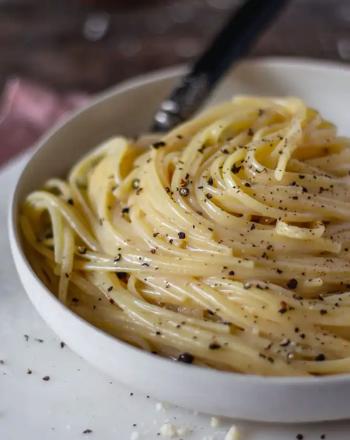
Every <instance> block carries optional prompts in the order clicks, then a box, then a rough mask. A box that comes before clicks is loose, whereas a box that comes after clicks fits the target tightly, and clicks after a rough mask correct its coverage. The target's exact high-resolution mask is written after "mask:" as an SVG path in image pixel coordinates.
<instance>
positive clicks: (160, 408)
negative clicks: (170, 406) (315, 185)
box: [156, 402, 164, 411]
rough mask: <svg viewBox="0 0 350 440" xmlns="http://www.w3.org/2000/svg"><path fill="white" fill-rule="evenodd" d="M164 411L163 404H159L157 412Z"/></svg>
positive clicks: (157, 404)
mask: <svg viewBox="0 0 350 440" xmlns="http://www.w3.org/2000/svg"><path fill="white" fill-rule="evenodd" d="M163 410H164V405H163V404H162V402H157V403H156V411H163Z"/></svg>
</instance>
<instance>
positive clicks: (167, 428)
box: [160, 423, 177, 438]
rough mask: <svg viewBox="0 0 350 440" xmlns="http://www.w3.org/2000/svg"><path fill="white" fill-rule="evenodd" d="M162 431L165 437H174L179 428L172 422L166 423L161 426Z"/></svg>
mask: <svg viewBox="0 0 350 440" xmlns="http://www.w3.org/2000/svg"><path fill="white" fill-rule="evenodd" d="M160 433H161V435H162V436H163V437H170V438H172V437H175V436H176V435H177V430H176V428H175V426H174V425H172V424H171V423H164V425H162V426H161V427H160Z"/></svg>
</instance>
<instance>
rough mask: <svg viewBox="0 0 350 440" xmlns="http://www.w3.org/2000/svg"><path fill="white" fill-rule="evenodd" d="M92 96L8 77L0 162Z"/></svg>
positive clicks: (1, 105) (0, 115)
mask: <svg viewBox="0 0 350 440" xmlns="http://www.w3.org/2000/svg"><path fill="white" fill-rule="evenodd" d="M88 100H89V97H88V95H87V94H84V93H79V92H73V93H64V94H58V93H56V92H54V91H53V90H50V89H49V88H47V87H43V86H41V85H39V84H36V83H34V82H31V81H28V80H25V79H21V78H13V79H10V80H8V81H7V83H6V85H5V87H4V90H3V94H2V97H1V100H0V164H2V163H4V162H5V161H6V160H8V159H9V158H10V157H12V156H14V155H15V154H16V153H19V152H20V151H22V150H24V149H25V148H28V147H30V146H31V145H33V143H34V142H35V141H36V140H37V139H38V138H39V137H40V136H41V135H42V134H43V133H44V132H45V131H46V130H47V129H48V128H50V127H51V126H52V125H53V124H54V123H55V122H57V121H58V120H59V119H60V118H62V116H63V115H64V114H65V113H67V112H70V111H72V110H75V109H77V108H79V107H81V106H83V105H84V104H86V103H87V102H88Z"/></svg>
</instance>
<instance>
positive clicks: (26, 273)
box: [9, 59, 350, 422]
mask: <svg viewBox="0 0 350 440" xmlns="http://www.w3.org/2000/svg"><path fill="white" fill-rule="evenodd" d="M181 73H183V69H179V68H176V69H170V70H164V71H161V72H159V73H154V74H150V75H146V76H144V77H142V78H138V79H135V80H131V81H129V82H126V83H124V84H122V85H120V86H118V87H116V88H114V89H112V90H110V91H108V92H106V93H104V94H103V95H101V96H100V97H99V98H98V99H96V100H95V101H93V102H92V103H91V104H90V105H89V106H88V107H86V108H85V109H83V110H82V111H80V112H78V113H76V114H75V115H74V116H73V117H72V118H70V119H68V120H67V121H65V122H64V123H63V124H61V125H60V126H58V127H56V128H55V129H54V130H52V131H51V132H50V133H49V134H48V135H47V136H46V137H45V138H44V139H43V140H42V141H41V142H40V143H39V146H38V148H37V150H36V151H35V153H34V154H33V155H32V157H31V158H30V159H29V161H28V163H27V165H26V167H25V168H24V170H23V172H22V174H21V176H20V177H19V180H18V182H17V185H16V188H15V191H14V194H13V198H12V205H11V209H10V213H9V234H10V242H11V248H12V253H13V257H14V260H15V263H16V267H17V270H18V274H19V276H20V278H21V280H22V283H23V286H24V288H25V290H26V291H27V293H28V295H29V297H30V299H31V300H32V302H33V304H34V306H35V307H36V308H37V310H38V312H39V313H40V314H41V316H42V317H43V318H44V319H45V321H46V322H47V324H48V325H49V326H50V327H52V328H53V330H54V331H55V332H56V333H57V334H58V335H59V337H60V338H61V339H62V340H64V341H66V342H67V343H68V345H69V346H70V347H71V348H72V350H74V351H76V352H77V353H78V354H80V355H81V356H82V357H83V358H85V359H86V360H87V361H89V362H90V363H92V364H93V365H95V366H96V367H97V368H99V369H101V370H103V371H104V372H106V373H107V374H108V375H110V376H113V377H114V378H115V379H116V380H118V381H120V382H122V383H124V384H126V385H128V386H130V387H131V388H135V389H138V390H140V391H143V392H145V393H147V394H151V395H152V396H154V397H156V398H158V399H161V400H165V401H169V402H173V403H176V404H178V405H180V406H184V407H187V408H191V409H194V410H197V411H202V412H206V413H210V414H216V415H221V416H230V417H237V418H243V419H250V420H260V421H270V422H301V421H321V420H336V419H343V418H347V417H349V416H350V375H342V376H334V377H323V378H264V377H258V376H249V375H240V374H233V373H225V372H219V371H215V370H212V369H207V368H200V367H196V366H194V365H184V364H180V363H176V362H174V361H170V360H167V359H162V358H159V357H157V356H154V355H151V354H148V353H146V352H144V351H142V350H139V349H137V348H134V347H132V346H130V345H127V344H126V343H124V342H121V341H119V340H117V339H115V338H113V337H111V336H109V335H108V334H106V333H104V332H103V331H101V330H99V329H97V328H95V327H94V326H92V325H90V324H89V323H88V322H86V321H84V320H82V319H81V318H80V317H78V316H77V315H75V314H74V313H73V312H71V311H70V310H69V309H68V308H66V307H65V306H63V305H62V304H61V303H60V302H59V301H58V300H57V299H56V298H55V296H54V295H53V294H51V293H50V292H49V291H48V290H47V288H46V287H45V286H44V285H43V284H42V283H41V281H40V280H39V279H38V278H37V276H36V275H35V273H34V272H33V270H32V269H31V267H30V264H29V263H28V261H27V259H26V257H25V255H24V253H23V250H22V244H21V238H20V234H19V231H18V224H17V213H18V208H19V204H20V203H21V201H22V200H23V198H24V197H25V196H26V195H27V194H28V193H29V192H30V191H32V190H34V189H36V188H38V187H40V185H41V184H42V183H43V182H44V181H45V180H46V179H47V178H49V177H51V176H57V175H64V173H66V172H67V170H68V169H69V168H70V167H71V166H72V165H73V164H74V162H75V161H76V160H77V159H78V158H79V157H80V156H81V155H82V154H83V153H85V152H86V151H88V150H90V149H91V148H93V147H95V146H96V145H97V144H98V143H99V142H101V141H102V140H104V139H106V138H108V137H109V136H111V135H114V134H117V133H121V134H126V135H133V134H137V133H141V132H143V131H145V130H147V127H148V126H149V122H150V119H151V116H152V114H153V113H154V110H155V108H156V107H157V104H158V103H159V102H160V101H161V99H162V98H163V97H164V96H165V95H166V94H167V93H168V91H169V90H170V88H171V87H172V85H173V83H174V81H175V80H176V79H177V78H178V77H179V75H180V74H181ZM238 93H239V94H241V93H257V94H265V95H266V94H267V95H271V94H272V95H298V96H300V97H302V98H304V99H305V100H306V101H307V102H308V103H309V104H311V105H313V106H315V107H316V108H318V109H320V110H321V111H322V112H323V114H324V115H325V116H326V117H329V118H331V119H332V120H333V121H335V122H336V123H337V124H338V126H339V127H340V129H341V131H342V132H343V133H345V132H346V129H347V128H348V134H350V127H348V124H349V118H350V117H349V110H348V108H349V103H350V69H349V68H346V67H345V66H342V65H336V64H324V63H319V62H318V63H314V62H310V61H307V62H306V61H301V60H293V59H290V60H278V59H275V60H274V59H270V60H257V61H250V62H245V63H242V64H241V65H240V66H238V67H237V68H236V69H235V70H233V71H232V72H231V73H229V75H228V76H227V78H226V79H225V81H224V82H223V83H222V84H221V86H220V87H219V88H218V90H217V91H216V93H215V96H214V97H213V99H212V101H218V100H222V99H228V98H230V97H231V96H232V95H233V94H238Z"/></svg>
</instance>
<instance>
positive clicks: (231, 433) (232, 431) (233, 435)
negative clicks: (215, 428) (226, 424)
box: [225, 425, 239, 440]
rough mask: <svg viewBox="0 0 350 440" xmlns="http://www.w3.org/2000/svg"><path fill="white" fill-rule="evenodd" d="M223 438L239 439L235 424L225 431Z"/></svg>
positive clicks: (227, 439)
mask: <svg viewBox="0 0 350 440" xmlns="http://www.w3.org/2000/svg"><path fill="white" fill-rule="evenodd" d="M225 440H239V432H238V429H237V426H235V425H232V426H231V428H230V429H229V430H228V431H227V434H226V436H225Z"/></svg>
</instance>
